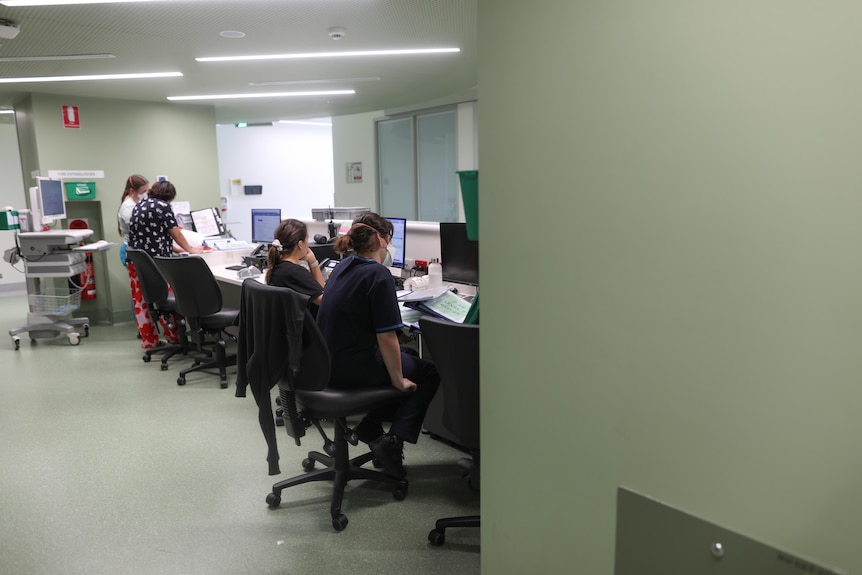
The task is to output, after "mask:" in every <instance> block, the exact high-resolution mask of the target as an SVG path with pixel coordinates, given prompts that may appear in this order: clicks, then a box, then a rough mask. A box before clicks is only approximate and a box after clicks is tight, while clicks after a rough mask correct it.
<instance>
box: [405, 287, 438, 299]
mask: <svg viewBox="0 0 862 575" xmlns="http://www.w3.org/2000/svg"><path fill="white" fill-rule="evenodd" d="M448 291H449V288H447V287H433V288H431V287H429V288H422V289H417V290H413V291H411V292H407V293H406V294H405V295H403V296H401V297H399V298H398V300H399V301H425V300H429V299H434V298H436V297H440V296H441V295H443V294H444V293H446V292H448Z"/></svg>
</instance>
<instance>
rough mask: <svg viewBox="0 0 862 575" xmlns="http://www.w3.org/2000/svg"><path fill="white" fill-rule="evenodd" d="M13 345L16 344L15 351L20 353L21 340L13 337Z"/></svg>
mask: <svg viewBox="0 0 862 575" xmlns="http://www.w3.org/2000/svg"><path fill="white" fill-rule="evenodd" d="M12 343H14V344H15V351H18V350H19V349H21V338H20V337H13V338H12Z"/></svg>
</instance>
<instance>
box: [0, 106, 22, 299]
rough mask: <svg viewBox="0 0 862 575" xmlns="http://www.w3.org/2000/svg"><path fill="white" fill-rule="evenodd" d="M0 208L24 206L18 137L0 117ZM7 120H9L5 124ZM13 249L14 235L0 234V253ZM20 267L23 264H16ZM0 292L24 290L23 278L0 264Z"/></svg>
mask: <svg viewBox="0 0 862 575" xmlns="http://www.w3.org/2000/svg"><path fill="white" fill-rule="evenodd" d="M0 118H3V120H2V122H0V174H2V177H0V208H2V207H5V206H12V207H13V208H16V209H20V208H24V207H26V206H27V203H26V201H25V199H24V180H23V179H22V176H21V156H20V154H19V152H18V133H17V131H16V130H15V124H14V121H13V120H12V119H11V118H12V117H11V116H5V115H4V116H0ZM7 118H8V119H9V120H8V122H7ZM14 245H15V232H11V231H0V252H4V251H6V250H7V249H8V248H11V247H12V246H14ZM19 267H22V269H23V264H19ZM0 274H2V275H3V277H0V286H2V287H0V291H7V290H9V289H13V288H14V287H15V285H14V284H20V288H21V289H24V274H22V273H20V272H18V271H17V270H15V269H13V268H12V266H10V265H9V264H7V263H6V262H5V261H2V260H0Z"/></svg>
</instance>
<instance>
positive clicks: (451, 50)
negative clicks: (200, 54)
mask: <svg viewBox="0 0 862 575" xmlns="http://www.w3.org/2000/svg"><path fill="white" fill-rule="evenodd" d="M460 51H461V49H460V48H418V49H413V50H364V51H355V52H308V53H296V54H260V55H257V56H213V57H207V58H195V60H197V61H198V62H240V61H247V60H301V59H306V58H351V57H362V56H413V55H416V54H451V53H454V52H460Z"/></svg>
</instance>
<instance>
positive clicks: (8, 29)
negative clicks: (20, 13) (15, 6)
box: [0, 18, 21, 40]
mask: <svg viewBox="0 0 862 575" xmlns="http://www.w3.org/2000/svg"><path fill="white" fill-rule="evenodd" d="M20 31H21V29H20V28H18V24H16V23H15V22H13V21H12V20H8V19H6V18H0V38H3V39H4V40H11V39H12V38H14V37H15V36H17V35H18V32H20Z"/></svg>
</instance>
